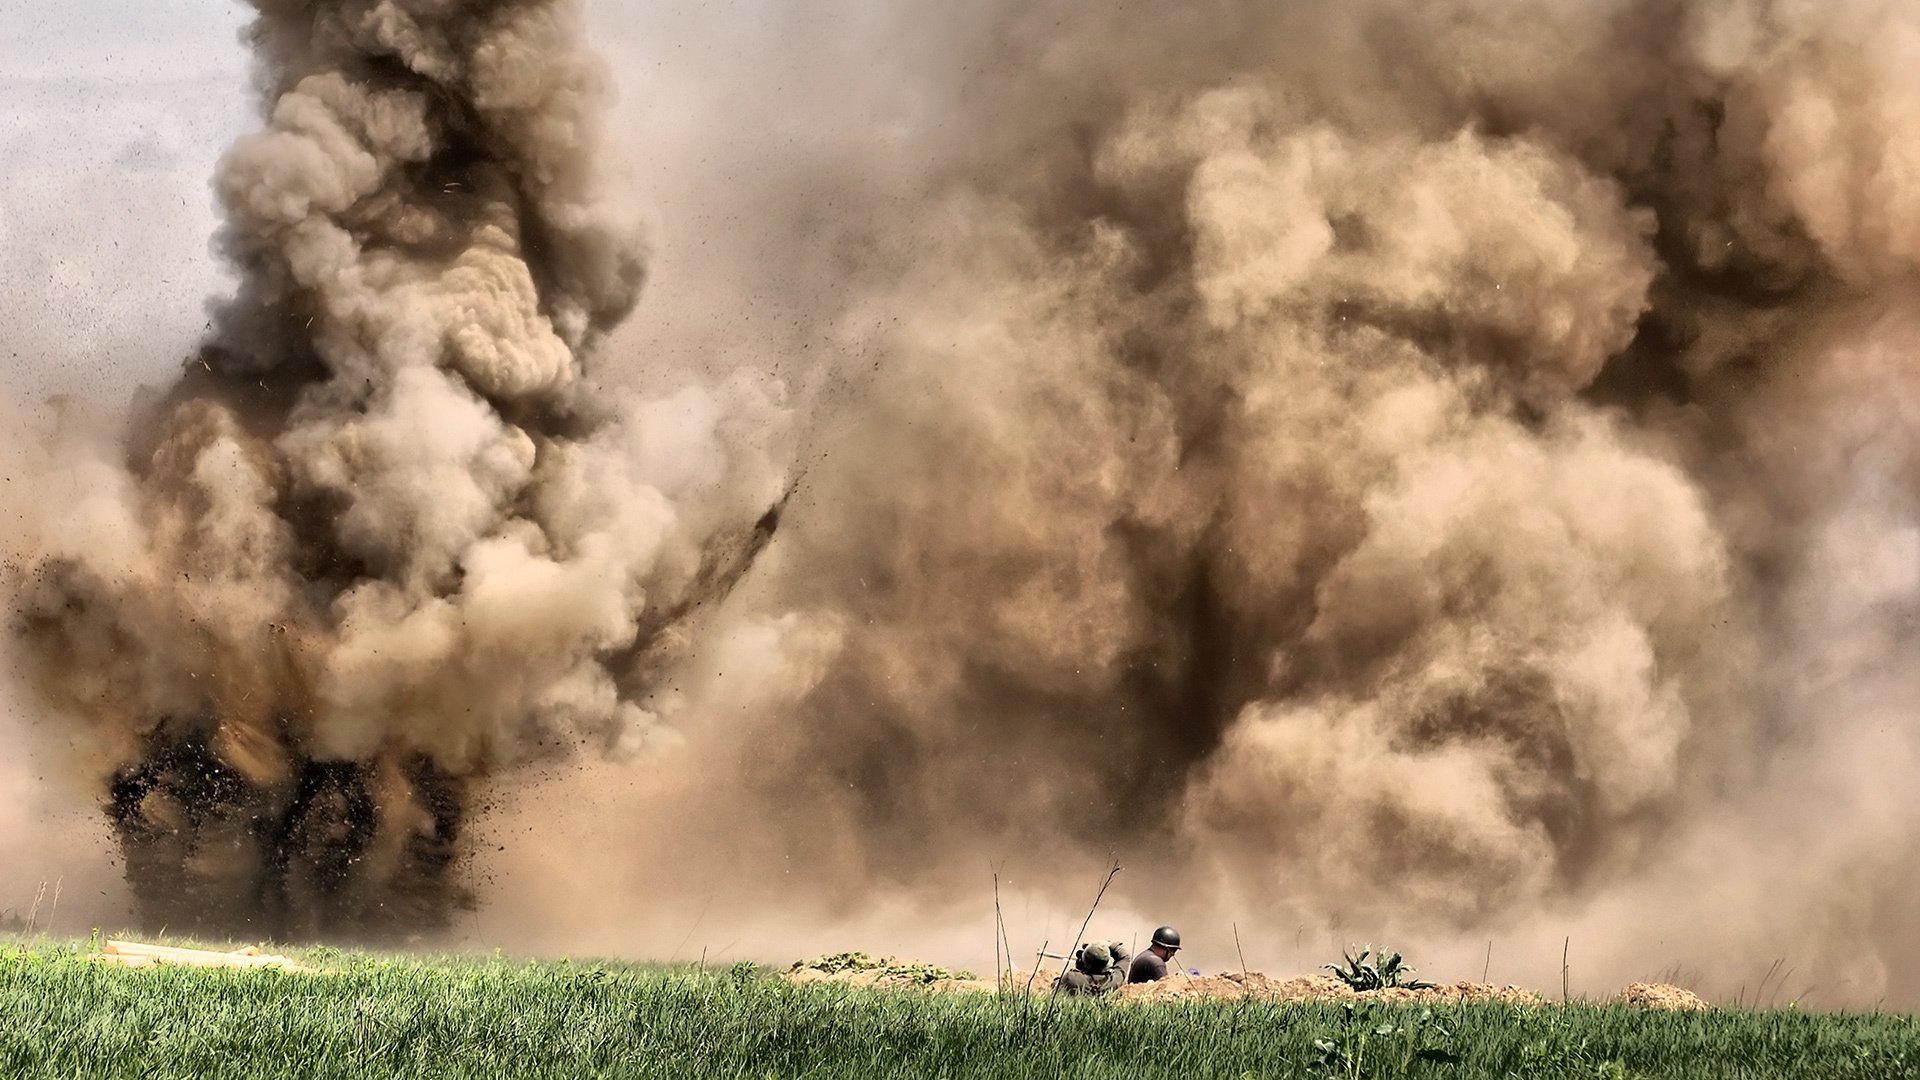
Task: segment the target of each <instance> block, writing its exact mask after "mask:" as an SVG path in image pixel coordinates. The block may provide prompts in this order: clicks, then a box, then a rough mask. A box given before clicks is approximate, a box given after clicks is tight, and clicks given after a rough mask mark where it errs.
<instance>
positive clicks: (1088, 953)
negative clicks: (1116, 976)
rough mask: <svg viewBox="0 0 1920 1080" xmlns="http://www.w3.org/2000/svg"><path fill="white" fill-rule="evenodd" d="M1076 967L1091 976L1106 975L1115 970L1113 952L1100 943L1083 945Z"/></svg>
mask: <svg viewBox="0 0 1920 1080" xmlns="http://www.w3.org/2000/svg"><path fill="white" fill-rule="evenodd" d="M1076 966H1078V967H1079V968H1080V970H1081V971H1084V972H1086V973H1087V974H1089V975H1102V974H1105V973H1106V972H1107V971H1110V970H1112V968H1113V952H1112V951H1111V950H1109V949H1108V948H1107V947H1106V946H1105V945H1102V944H1100V943H1098V942H1092V943H1089V944H1086V945H1083V946H1081V947H1080V960H1079V962H1078V964H1077V965H1076Z"/></svg>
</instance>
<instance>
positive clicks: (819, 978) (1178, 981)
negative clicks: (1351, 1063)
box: [783, 954, 1710, 1009]
mask: <svg viewBox="0 0 1920 1080" xmlns="http://www.w3.org/2000/svg"><path fill="white" fill-rule="evenodd" d="M1058 974H1059V972H1058V971H1057V970H1044V971H1040V972H1038V973H1035V972H1030V971H1009V972H1006V973H1005V974H1004V975H1003V976H1002V985H1003V988H1004V989H1005V991H1006V992H1007V993H1011V994H1020V993H1026V992H1029V991H1031V992H1032V993H1034V994H1046V993H1047V992H1049V991H1050V990H1051V989H1052V988H1053V980H1054V976H1056V975H1058ZM783 978H785V979H787V980H788V981H789V982H794V983H839V984H841V985H845V986H870V987H877V988H880V989H885V990H923V991H929V992H939V993H987V994H990V993H992V992H993V991H994V984H993V981H992V980H990V979H978V978H974V977H973V975H972V973H971V972H965V971H959V972H950V971H947V970H946V969H944V968H937V967H933V966H932V965H929V964H920V963H914V962H911V961H905V960H896V959H894V958H892V957H886V958H882V959H871V958H868V957H866V956H864V955H863V954H841V955H839V956H835V957H822V958H821V959H819V960H816V961H808V962H804V963H800V964H795V965H794V966H793V968H792V969H791V970H789V971H788V972H787V973H786V974H785V975H784V976H783ZM1113 996H1114V998H1116V999H1117V1000H1120V1001H1129V1002H1145V1003H1157V1002H1158V1003H1164V1002H1183V1001H1240V1000H1243V999H1244V1000H1253V1001H1264V1002H1292V1001H1378V1002H1382V1003H1392V1004H1417V1005H1459V1004H1470V1005H1471V1004H1486V1003H1496V1004H1504V1005H1546V1004H1549V1002H1548V1001H1547V999H1545V998H1543V997H1541V996H1540V995H1539V994H1537V993H1534V992H1533V991H1532V990H1528V989H1525V988H1524V987H1519V986H1494V985H1492V984H1490V983H1479V982H1456V983H1444V984H1442V985H1439V986H1434V987H1424V988H1421V989H1418V990H1414V989H1409V988H1407V987H1401V986H1392V987H1386V988H1383V989H1380V990H1364V991H1361V990H1355V989H1353V988H1352V987H1350V986H1348V985H1347V984H1346V983H1343V982H1341V981H1340V980H1339V979H1336V978H1334V977H1333V976H1331V975H1296V976H1294V977H1293V978H1290V979H1276V978H1274V977H1272V976H1270V975H1265V974H1262V973H1261V972H1258V971H1248V972H1239V971H1224V972H1221V973H1220V974H1218V975H1184V974H1182V975H1169V976H1167V977H1166V978H1164V979H1161V980H1160V981H1159V982H1151V983H1137V984H1134V985H1131V986H1123V987H1121V988H1120V989H1119V990H1117V991H1115V992H1114V994H1113ZM1616 1000H1619V1001H1622V1002H1625V1003H1626V1004H1628V1005H1637V1006H1641V1007H1643V1008H1649V1009H1705V1008H1709V1007H1710V1006H1708V1004H1707V1003H1706V1002H1705V1001H1703V1000H1701V998H1700V997H1699V996H1698V995H1696V994H1694V993H1693V992H1692V991H1691V990H1685V989H1682V988H1680V987H1678V986H1668V985H1666V984H1664V983H1634V984H1633V985H1631V986H1629V987H1627V988H1626V989H1625V990H1624V991H1622V992H1621V993H1620V996H1619V998H1617V999H1616Z"/></svg>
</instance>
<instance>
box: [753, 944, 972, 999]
mask: <svg viewBox="0 0 1920 1080" xmlns="http://www.w3.org/2000/svg"><path fill="white" fill-rule="evenodd" d="M782 977H783V978H785V979H786V980H787V981H788V982H791V983H800V984H805V983H823V982H827V983H840V984H842V985H844V986H874V987H880V988H882V989H887V990H931V991H944V992H955V993H958V992H984V993H992V992H993V983H991V982H988V981H985V980H983V979H976V978H974V975H973V972H971V971H949V970H947V969H946V968H943V967H936V966H934V965H932V964H922V963H919V962H917V961H912V960H901V959H898V958H896V957H892V956H882V957H872V956H868V955H867V954H866V953H836V954H834V955H833V956H823V957H820V958H819V959H817V960H802V961H800V962H799V963H796V964H794V965H793V967H792V968H790V969H788V970H787V972H786V973H785V974H784V975H783V976H782Z"/></svg>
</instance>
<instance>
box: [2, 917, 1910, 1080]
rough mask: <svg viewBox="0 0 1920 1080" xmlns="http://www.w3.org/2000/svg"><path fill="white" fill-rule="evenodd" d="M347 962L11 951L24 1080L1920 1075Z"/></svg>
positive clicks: (1276, 1022) (1367, 1020)
mask: <svg viewBox="0 0 1920 1080" xmlns="http://www.w3.org/2000/svg"><path fill="white" fill-rule="evenodd" d="M293 955H295V956H296V957H299V958H301V959H303V960H307V961H311V960H315V959H321V957H319V956H317V955H316V956H308V955H305V954H302V953H300V952H298V951H296V952H294V953H293ZM325 960H326V963H325V965H324V966H325V967H326V968H327V970H328V971H329V972H330V974H324V975H295V974H287V973H283V972H278V971H273V970H255V971H219V970H214V971H199V970H189V969H169V968H159V969H152V970H141V971H135V970H127V969H123V968H116V967H108V966H105V965H99V964H94V963H91V962H89V961H88V960H86V959H85V957H84V955H83V951H82V949H81V948H70V947H66V946H58V945H52V944H44V943H43V944H37V945H27V946H21V945H13V946H8V945H0V1077H6V1078H8V1080H15V1078H19V1080H40V1078H60V1080H95V1078H106V1077H115V1078H118V1077H150V1078H154V1080H185V1078H190V1077H191V1078H202V1077H204V1078H209V1080H243V1078H244V1080H295V1078H300V1080H305V1078H328V1080H331V1078H336V1077H338V1078H348V1077H353V1078H373V1077H400V1078H425V1077H435V1078H442V1077H445V1078H468V1077H472V1078H481V1077H485V1078H488V1080H494V1078H502V1080H562V1078H566V1080H576V1078H612V1077H621V1078H629V1077H631V1078H648V1080H651V1078H656V1077H657V1078H663V1080H664V1078H669V1077H671V1078H705V1077H716V1078H724V1080H772V1078H778V1080H789V1078H795V1080H797V1078H802V1077H804V1078H808V1080H840V1078H845V1080H854V1078H860V1080H873V1078H896V1077H898V1078H906V1077H937V1078H944V1080H971V1078H988V1077H993V1078H1000V1077H1015V1078H1018V1077H1054V1076H1071V1077H1075V1078H1080V1080H1121V1078H1126V1080H1142V1078H1144V1080H1172V1078H1175V1077H1227V1078H1233V1080H1239V1078H1243V1077H1260V1078H1268V1077H1282V1078H1285V1077H1299V1078H1320V1077H1328V1076H1342V1077H1350V1078H1358V1077H1379V1078H1385V1077H1436V1078H1448V1080H1509V1078H1526V1080H1541V1078H1544V1080H1553V1078H1571V1077H1578V1078H1582V1080H1600V1078H1613V1080H1627V1078H1645V1080H1656V1078H1667V1077H1675V1078H1678V1077H1687V1078H1693V1077H1701V1078H1707V1080H1718V1078H1726V1080H1732V1078H1756V1080H1757V1078H1763V1077H1766V1078H1771V1077H1793V1078H1796V1080H1827V1078H1838V1077H1848V1078H1853V1077H1858V1078H1861V1080H1898V1078H1902V1077H1916V1078H1920V1025H1916V1024H1915V1022H1914V1020H1913V1018H1911V1017H1908V1016H1903V1015H1888V1014H1845V1015H1819V1014H1810V1013H1805V1012H1800V1011H1795V1010H1779V1011H1773V1012H1755V1011H1745V1010H1716V1011H1713V1012H1707V1013H1667V1012H1653V1011H1647V1010H1641V1009H1634V1008H1629V1007H1625V1006H1619V1005H1609V1006H1588V1005H1578V1004H1576V1005H1572V1006H1566V1007H1562V1006H1558V1005H1553V1006H1542V1007H1526V1006H1514V1005H1505V1004H1479V1005H1448V1006H1439V1005H1436V1006H1431V1007H1425V1008H1423V1007H1420V1006H1413V1005H1409V1006H1398V1005H1391V1004H1379V1003H1367V1004H1362V1005H1360V1006H1357V1007H1349V1005H1351V1004H1352V1003H1347V1004H1342V1003H1306V1004H1274V1003H1265V1002H1258V1001H1252V1000H1242V1001H1235V1002H1226V1003H1223V1002H1183V1003H1172V1004H1158V1005H1149V1004H1140V1003H1125V1002H1111V1001H1105V1000H1097V999H1094V1000H1086V999H1073V1000H1063V999H1047V1000H1044V1001H1029V1000H1025V999H1022V998H1019V997H1017V996H1006V997H1000V996H996V995H994V994H991V993H955V994H927V993H899V992H889V991H881V990H871V989H863V988H857V987H849V986H844V985H838V984H833V983H816V984H810V985H794V984H792V983H790V982H788V981H787V980H784V979H774V978H765V977H760V976H759V973H757V972H756V971H754V970H751V969H746V968H732V969H729V968H717V969H712V970H697V969H690V968H685V967H682V968H671V969H668V968H640V967H633V966H629V965H624V964H618V963H593V962H583V963H575V962H565V961H563V962H552V963H548V962H542V963H531V962H515V961H509V960H502V959H497V958H484V957H442V958H428V957H400V956H381V955H370V954H364V953H353V952H348V953H341V954H328V955H327V956H326V957H325ZM316 966H318V965H316Z"/></svg>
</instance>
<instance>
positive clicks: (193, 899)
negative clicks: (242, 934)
mask: <svg viewBox="0 0 1920 1080" xmlns="http://www.w3.org/2000/svg"><path fill="white" fill-rule="evenodd" d="M255 6H256V7H257V8H258V9H259V16H258V18H257V20H256V21H255V23H254V24H253V27H252V29H251V31H250V40H251V42H252V45H253V48H254V51H255V55H256V57H257V60H258V64H259V81H260V84H261V89H262V91H263V93H264V96H265V99H266V102H267V116H266V124H265V127H264V128H263V129H262V130H261V131H260V132H258V133H257V134H254V135H250V136H248V137H246V138H245V139H243V140H242V141H241V142H239V143H238V144H237V145H235V146H234V147H233V148H232V149H231V150H230V152H229V153H228V154H227V155H226V157H225V160H224V161H223V163H222V165H221V168H220V172H219V176H218V179H217V183H216V187H217V191H218V193H219V196H220V199H221V201H222V203H223V205H224V207H225V210H226V225H225V228H224V230H223V232H222V235H221V238H220V244H221V246H222V248H223V249H224V251H225V253H226V255H227V256H228V258H229V259H230V260H231V262H232V263H233V265H234V266H235V267H236V268H237V269H238V271H239V272H240V275H241V280H242V282H243V285H242V288H241V290H240V292H239V294H238V295H237V296H236V297H235V298H233V299H232V300H231V301H229V302H226V303H223V304H221V305H219V306H218V307H217V310H216V311H215V312H214V318H213V321H212V322H210V323H209V329H210V331H211V334H210V337H209V338H208V340H207V343H206V345H205V346H204V347H203V348H202V349H201V350H200V352H199V354H198V355H197V356H196V357H194V358H193V359H192V360H191V361H190V362H189V363H188V365H187V370H186V373H185V375H184V377H183V378H182V379H181V380H180V382H179V383H178V384H177V385H176V386H175V387H174V388H173V389H172V391H171V392H170V393H169V394H168V395H167V396H166V398H165V400H163V401H159V402H156V403H154V404H153V405H152V406H151V407H150V408H149V409H147V410H146V411H145V412H146V415H145V417H144V419H143V421H142V422H141V424H140V425H139V426H138V429H137V430H136V432H135V434H134V436H133V438H132V440H131V443H130V445H129V446H128V447H127V460H126V463H125V465H124V466H123V465H122V464H121V463H120V462H111V461H103V462H100V463H98V464H97V465H93V466H87V465H84V464H83V465H80V466H78V468H80V469H83V470H89V471H91V472H92V473H93V474H94V475H92V476H91V477H90V478H89V479H90V481H91V482H90V483H89V484H88V488H89V491H90V494H89V495H88V497H87V498H86V499H84V500H83V501H82V502H80V503H79V504H78V505H72V506H67V507H63V508H62V513H63V515H64V521H63V523H62V527H61V528H60V530H59V535H58V540H57V542H56V550H55V552H54V554H53V555H52V556H51V557H49V558H47V559H46V560H45V561H43V562H41V563H40V564H39V565H38V566H37V567H36V568H35V569H34V571H33V573H32V579H33V580H32V582H31V584H30V587H29V589H28V591H27V598H26V604H25V614H24V616H23V623H22V625H23V629H24V633H25V635H26V639H27V642H28V645H29V647H30V648H31V650H32V651H33V653H34V655H35V657H36V658H37V662H36V664H35V665H34V666H35V672H36V675H37V676H38V679H39V682H40V684H41V686H42V688H43V689H44V691H45V692H46V694H47V695H48V696H49V698H50V699H51V700H52V702H53V703H54V704H55V705H56V706H57V707H58V710H59V713H60V715H61V716H63V717H64V718H66V719H67V720H68V721H69V722H71V723H74V724H78V725H82V728H83V731H82V735H81V738H82V739H83V740H84V741H85V743H86V744H87V745H88V746H90V747H92V748H94V749H95V750H96V752H97V753H98V754H100V755H103V756H104V758H105V760H107V761H108V762H110V763H111V765H112V775H111V779H110V782H109V790H108V792H107V800H108V808H109V811H110V814H111V817H112V819H113V821H114V823H115V826H116V829H117V832H118V836H119V840H120V843H121V846H122V848H123V854H124V856H125V859H126V863H127V871H128V877H129V881H130V884H131V885H132V886H133V888H134V890H135V893H136V897H137V899H138V901H139V902H140V904H141V907H142V914H143V918H144V919H145V921H147V922H149V923H153V924H166V925H169V926H172V927H174V928H176V929H186V928H193V927H213V928H223V929H224V928H238V927H242V926H248V925H253V926H259V927H262V928H265V929H267V930H269V931H273V932H280V933H300V932H311V931H313V930H317V929H326V928H341V927H344V928H351V929H354V930H357V931H364V932H378V931H381V930H384V929H398V928H412V927H417V926H420V925H431V924H432V923H434V922H436V921H440V920H443V919H444V918H445V917H446V916H447V915H448V914H450V913H451V912H452V911H453V910H454V909H456V908H457V907H459V906H460V905H461V904H462V903H463V901H464V899H465V892H466V885H465V884H464V883H463V879H462V877H461V875H460V874H458V873H457V872H456V869H457V860H458V858H459V856H460V855H461V853H462V850H463V845H464V844H465V842H466V841H465V837H464V836H463V831H462V830H463V826H464V825H465V823H466V820H467V818H468V816H469V814H470V812H471V810H472V803H473V800H474V798H475V795H476V793H475V791H474V790H473V789H472V788H471V787H470V781H471V780H472V779H473V778H475V777H478V776H483V775H485V774H487V773H490V772H493V771H495V770H498V769H501V768H503V767H506V766H510V765H513V764H516V763H521V762H525V761H527V760H529V759H533V758H537V757H541V756H546V755H552V754H558V753H564V752H567V751H569V750H572V749H574V748H575V747H577V746H578V745H580V744H582V743H588V744H598V745H600V746H602V747H604V748H605V749H607V750H608V751H610V752H613V753H616V754H622V755H632V754H641V753H646V752H649V751H650V750H651V749H654V748H657V746H658V745H661V744H663V743H664V742H667V741H670V738H671V737H670V735H669V734H668V733H667V732H666V730H665V729H664V728H662V727H661V726H660V725H658V724H657V723H656V719H655V717H654V716H653V715H652V714H651V713H649V712H648V711H647V710H646V709H645V708H644V707H643V706H642V705H641V704H639V701H640V699H641V698H642V696H643V695H644V694H645V692H646V690H647V672H648V671H649V670H650V668H649V663H650V660H649V658H653V657H658V656H660V655H663V654H664V653H665V652H667V651H670V649H671V642H670V641H669V640H668V638H667V635H668V634H669V631H670V630H671V629H672V627H673V625H674V624H675V623H676V622H677V621H678V620H679V619H680V617H681V616H682V615H684V614H685V613H686V612H687V611H689V610H690V609H691V608H692V607H693V606H694V605H696V604H698V603H701V602H703V601H704V600H706V599H710V598H712V597H715V596H718V595H720V594H722V593H724V592H725V591H726V590H727V589H728V588H729V587H730V585H731V584H732V582H733V581H734V580H735V579H736V578H737V577H738V576H739V574H740V573H741V572H742V570H743V569H744V568H745V566H746V565H747V563H748V562H750V561H751V558H752V556H753V554H754V553H755V552H756V551H757V550H758V548H759V546H760V545H761V544H762V543H763V542H764V540H765V538H766V536H767V535H768V534H769V533H770V531H771V528H772V526H773V524H774V523H775V522H776V520H777V511H772V510H769V507H771V506H772V505H773V502H774V500H776V499H777V498H778V497H779V495H780V484H781V480H780V474H779V472H778V470H777V469H775V468H773V467H771V466H770V464H769V459H768V458H767V457H766V455H765V454H760V455H757V456H756V455H755V454H754V453H753V452H752V450H751V448H752V447H755V446H762V447H764V446H767V445H769V444H770V440H775V439H777V438H778V426H779V425H778V406H777V402H776V401H775V400H774V399H773V398H772V397H770V396H769V395H770V394H771V393H773V392H774V391H775V390H776V389H777V388H772V387H767V386H756V385H754V384H753V383H751V382H750V381H746V380H741V381H737V382H736V383H735V384H733V385H732V386H730V387H729V388H727V389H726V390H724V391H723V392H722V393H721V395H720V396H714V395H703V394H687V395H681V396H680V397H678V398H674V399H668V400H664V401H642V400H638V399H635V398H631V397H630V396H622V395H619V394H611V393H604V392H601V391H600V390H598V389H596V388H595V387H594V386H593V385H592V384H591V383H590V382H589V381H588V378H587V373H586V371H585V369H584V367H583V358H584V357H585V355H586V354H587V353H588V352H589V351H590V350H591V349H592V348H593V346H594V344H595V342H596V341H598V340H599V339H600V338H601V337H602V336H603V335H604V334H605V333H606V331H607V330H608V329H610V328H611V327H612V326H613V325H615V324H616V323H617V322H619V321H620V320H621V319H622V318H623V317H624V316H626V315H627V313H628V312H629V311H630V310H631V309H632V307H633V304H634V302H635V299H636V296H637V293H638V290H639V287H640V284H641V279H642V276H643V269H644V264H643V259H642V252H641V248H640V246H639V244H638V242H637V234H636V232H635V231H634V230H633V228H632V226H631V225H630V224H629V223H627V222H625V221H623V217H622V215H621V214H620V213H618V212H617V207H615V206H614V205H612V204H610V203H609V202H607V201H606V200H605V199H604V198H603V197H602V196H601V194H600V191H599V188H598V175H597V168H598V161H597V157H598V154H597V150H598V147H597V140H598V138H599V130H600V126H601V114H602V112H603V110H604V107H605V101H606V96H607V90H608V79H607V76H606V72H605V71H604V70H603V68H602V66H601V65H600V63H599V61H597V60H596V59H595V58H594V57H593V56H591V55H590V54H589V53H587V52H586V51H585V50H584V49H583V47H582V44H581V38H582V27H581V25H580V11H579V7H578V4H576V3H572V2H568V0H529V2H511V3H501V2H491V0H490V2H472V3H451V4H449V3H444V2H394V0H380V2H363V0H341V2H337V3H320V4H315V3H310V2H305V0H299V2H294V0H287V2H280V0H260V2H259V3H257V4H256V5H255ZM739 424H750V425H751V430H750V431H749V432H748V433H747V434H746V435H744V436H743V437H741V438H738V439H729V440H728V445H729V447H731V448H732V451H734V452H727V451H721V450H719V449H718V446H719V440H720V439H721V438H722V436H723V434H725V429H726V427H727V426H728V425H739ZM709 444H711V447H712V448H710V447H709ZM742 499H745V500H747V501H748V503H751V506H749V505H748V504H747V503H742V502H740V501H739V500H742Z"/></svg>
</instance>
